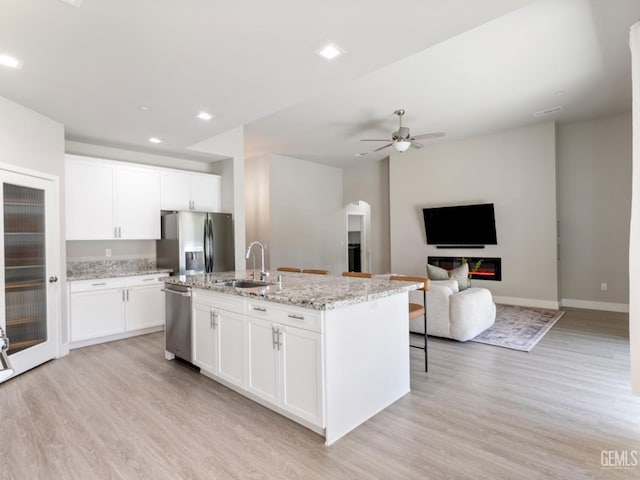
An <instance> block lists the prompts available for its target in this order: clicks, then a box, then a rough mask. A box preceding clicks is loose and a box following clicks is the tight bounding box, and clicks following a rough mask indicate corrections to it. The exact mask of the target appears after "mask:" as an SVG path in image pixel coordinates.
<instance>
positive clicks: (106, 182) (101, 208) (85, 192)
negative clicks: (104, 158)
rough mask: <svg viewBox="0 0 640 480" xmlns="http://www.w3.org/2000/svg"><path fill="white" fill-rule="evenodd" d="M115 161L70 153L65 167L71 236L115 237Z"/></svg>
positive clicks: (67, 214) (68, 223)
mask: <svg viewBox="0 0 640 480" xmlns="http://www.w3.org/2000/svg"><path fill="white" fill-rule="evenodd" d="M113 172H114V171H113V167H112V166H111V165H105V164H101V163H98V162H97V161H96V160H94V161H90V160H88V159H85V160H83V159H82V157H74V156H68V157H67V159H66V168H65V196H66V198H65V211H66V218H65V222H66V239H67V240H105V239H109V238H114V237H115V234H114V227H115V224H114V198H113V188H114V173H113Z"/></svg>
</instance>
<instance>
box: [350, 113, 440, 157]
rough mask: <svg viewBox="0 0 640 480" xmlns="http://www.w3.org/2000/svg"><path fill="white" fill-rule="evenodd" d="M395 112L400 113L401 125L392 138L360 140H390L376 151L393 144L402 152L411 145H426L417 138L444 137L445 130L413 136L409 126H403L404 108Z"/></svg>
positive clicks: (418, 146) (417, 146) (414, 146)
mask: <svg viewBox="0 0 640 480" xmlns="http://www.w3.org/2000/svg"><path fill="white" fill-rule="evenodd" d="M393 113H394V114H396V115H398V120H399V123H400V126H399V128H398V130H396V131H395V132H393V133H392V134H391V139H388V138H385V139H380V138H365V139H362V140H360V141H361V142H388V143H387V144H386V145H383V146H382V147H380V148H376V149H375V150H374V152H379V151H380V150H383V149H385V148H387V147H391V146H393V148H394V149H395V150H396V151H397V152H400V153H402V152H405V151H407V150H408V149H409V147H413V148H422V147H423V146H424V145H422V144H421V143H420V142H416V140H422V139H427V138H436V137H444V132H433V133H423V134H422V135H415V136H411V132H410V131H409V127H403V126H402V116H403V115H404V113H405V112H404V110H403V109H400V110H396V111H395V112H393Z"/></svg>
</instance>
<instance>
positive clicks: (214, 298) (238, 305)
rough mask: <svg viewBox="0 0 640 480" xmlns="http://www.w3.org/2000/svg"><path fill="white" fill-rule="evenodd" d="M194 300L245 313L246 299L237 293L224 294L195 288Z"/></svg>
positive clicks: (214, 306) (210, 305)
mask: <svg viewBox="0 0 640 480" xmlns="http://www.w3.org/2000/svg"><path fill="white" fill-rule="evenodd" d="M193 301H194V303H199V304H200V305H205V306H207V307H213V308H219V309H221V310H227V311H229V312H235V313H239V314H244V299H243V298H242V297H238V296H236V295H224V294H220V293H210V292H205V291H202V290H194V291H193Z"/></svg>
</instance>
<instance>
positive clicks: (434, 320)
mask: <svg viewBox="0 0 640 480" xmlns="http://www.w3.org/2000/svg"><path fill="white" fill-rule="evenodd" d="M410 301H411V302H414V303H422V292H418V293H416V292H411V293H410ZM495 320H496V305H495V304H494V303H493V298H492V296H491V292H490V291H489V290H487V289H486V288H474V287H472V288H467V289H465V290H463V291H462V292H460V291H458V282H456V281H455V280H432V281H431V286H430V288H429V291H428V292H427V332H428V334H429V335H433V336H436V337H446V338H452V339H454V340H458V341H460V342H466V341H467V340H470V339H472V338H474V337H475V336H476V335H478V334H479V333H481V332H483V331H485V330H486V329H487V328H489V327H490V326H491V325H493V323H494V322H495ZM410 330H411V331H412V332H418V333H424V326H423V323H422V320H421V319H417V320H412V321H411V324H410Z"/></svg>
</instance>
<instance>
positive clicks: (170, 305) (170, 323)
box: [164, 283, 191, 362]
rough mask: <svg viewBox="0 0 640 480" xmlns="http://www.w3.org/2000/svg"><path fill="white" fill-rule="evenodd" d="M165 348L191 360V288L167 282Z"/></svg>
mask: <svg viewBox="0 0 640 480" xmlns="http://www.w3.org/2000/svg"><path fill="white" fill-rule="evenodd" d="M164 292H165V296H164V301H165V326H164V329H165V349H166V350H167V351H168V352H171V353H173V354H174V355H175V356H176V357H180V358H182V359H183V360H187V361H188V362H190V361H191V288H189V287H184V286H182V285H172V284H169V283H167V284H165V287H164Z"/></svg>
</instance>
